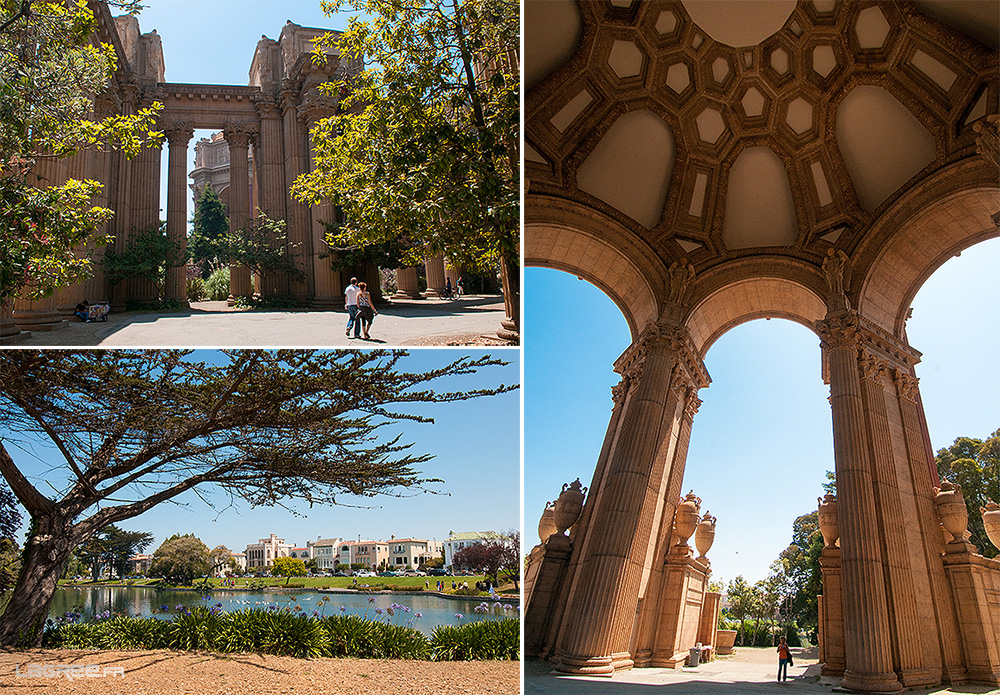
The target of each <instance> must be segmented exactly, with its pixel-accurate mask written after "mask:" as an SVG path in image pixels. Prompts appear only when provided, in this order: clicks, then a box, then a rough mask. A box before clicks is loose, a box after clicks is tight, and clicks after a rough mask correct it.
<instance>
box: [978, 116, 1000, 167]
mask: <svg viewBox="0 0 1000 695" xmlns="http://www.w3.org/2000/svg"><path fill="white" fill-rule="evenodd" d="M972 129H973V130H974V131H976V133H977V135H976V152H978V153H979V154H981V155H982V156H983V159H985V160H986V161H987V162H989V163H990V164H992V165H993V166H995V167H1000V114H995V113H992V114H990V115H989V116H987V117H986V118H985V119H984V120H981V121H976V122H975V123H973V124H972Z"/></svg>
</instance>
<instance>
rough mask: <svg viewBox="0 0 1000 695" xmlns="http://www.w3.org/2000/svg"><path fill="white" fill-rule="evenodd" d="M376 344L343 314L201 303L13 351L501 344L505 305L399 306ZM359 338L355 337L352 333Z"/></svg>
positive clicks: (381, 321) (81, 327) (376, 325)
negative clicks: (355, 329) (346, 331)
mask: <svg viewBox="0 0 1000 695" xmlns="http://www.w3.org/2000/svg"><path fill="white" fill-rule="evenodd" d="M378 311H379V315H378V316H376V317H375V321H374V322H373V323H372V330H371V337H372V339H371V340H355V339H354V338H353V337H352V338H347V337H346V336H345V335H344V329H345V327H346V325H347V312H345V311H342V310H341V311H291V310H266V311H264V310H261V311H237V310H234V309H232V308H230V307H226V306H225V302H199V303H197V304H195V305H194V306H193V308H192V309H190V310H184V311H177V312H163V313H141V312H128V313H121V314H111V315H110V316H109V318H108V321H107V323H80V322H78V321H76V320H75V319H74V320H73V321H72V322H70V323H69V325H67V326H66V327H65V328H62V329H59V330H56V331H50V332H34V333H32V335H31V336H30V337H29V338H27V339H24V340H21V341H19V342H17V343H14V344H12V347H38V346H47V347H48V346H51V347H73V346H80V347H344V346H349V347H358V348H366V347H391V346H397V345H445V344H449V343H452V344H454V343H457V344H479V345H482V344H492V345H497V344H501V343H500V341H499V340H498V339H497V341H496V342H492V343H491V342H489V341H484V340H483V339H482V336H486V337H488V338H493V339H496V337H497V336H496V332H497V329H498V328H500V322H501V321H502V320H503V319H504V305H503V298H502V297H499V296H496V295H487V296H469V297H467V298H466V297H463V298H462V299H457V300H450V301H449V300H439V299H425V300H420V301H413V300H409V301H393V302H391V303H387V304H386V305H384V306H382V307H379V308H378ZM352 336H353V331H352Z"/></svg>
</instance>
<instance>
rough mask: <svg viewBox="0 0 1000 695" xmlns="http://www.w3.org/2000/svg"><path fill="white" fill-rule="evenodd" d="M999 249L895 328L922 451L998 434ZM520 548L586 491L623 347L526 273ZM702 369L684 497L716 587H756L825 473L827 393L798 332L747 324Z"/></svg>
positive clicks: (960, 270) (950, 265) (974, 252)
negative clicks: (572, 490)
mask: <svg viewBox="0 0 1000 695" xmlns="http://www.w3.org/2000/svg"><path fill="white" fill-rule="evenodd" d="M998 267H1000V240H997V239H994V240H991V241H986V242H983V243H981V244H978V245H977V246H974V247H972V248H970V249H967V250H966V251H964V252H963V253H962V254H961V256H960V257H958V258H953V259H951V260H950V261H948V262H947V263H946V264H945V265H944V266H942V267H941V268H940V269H939V270H938V271H937V272H936V273H935V274H934V275H932V276H931V278H930V279H929V280H928V281H927V282H926V283H925V285H924V286H923V287H922V288H921V290H920V292H919V293H918V294H917V297H916V299H915V300H914V302H913V318H912V319H910V321H909V322H908V324H907V330H908V335H909V340H910V344H911V345H912V346H913V347H915V348H916V349H917V350H920V351H921V352H922V353H923V360H922V362H921V363H920V364H918V365H917V375H918V377H920V379H921V381H920V387H921V396H922V398H923V401H924V406H925V409H926V413H927V420H928V426H929V429H930V434H931V442H932V445H933V447H934V450H935V451H937V449H939V448H941V447H944V446H948V445H950V444H951V443H952V442H953V441H954V440H955V438H956V437H959V436H970V437H978V438H985V437H987V436H989V435H990V434H991V433H992V432H993V431H995V430H997V429H1000V362H998V360H997V359H996V351H997V344H998V342H1000V308H998V302H997V298H998V297H1000V275H998V274H997V272H996V269H997V268H998ZM524 284H525V293H524V294H525V319H524V327H523V331H524V332H523V335H524V345H525V347H524V371H525V376H524V391H525V415H524V417H525V423H524V436H525V444H524V448H525V457H524V477H525V493H524V519H525V534H524V536H525V545H526V547H530V546H531V545H533V544H535V543H537V542H538V535H537V524H538V517H539V515H540V514H541V512H542V509H543V508H544V505H545V502H546V501H548V500H552V499H555V498H556V497H557V496H558V494H559V491H560V489H561V487H562V485H563V483H568V482H571V481H572V480H574V479H575V478H577V477H579V478H580V480H581V481H582V482H583V484H584V485H590V482H591V477H592V476H593V472H594V466H595V464H596V462H597V455H598V453H599V451H600V448H601V443H602V442H603V440H604V434H605V430H606V428H607V424H608V418H609V417H610V414H611V391H610V389H611V386H612V385H614V384H616V383H618V381H619V377H618V375H617V374H615V373H614V372H613V371H612V369H611V364H612V362H614V360H615V359H616V358H617V357H618V356H619V355H620V354H621V353H622V351H623V350H624V349H625V348H626V347H627V346H628V344H629V342H630V337H629V332H628V328H627V326H626V323H625V320H624V318H623V317H622V315H621V313H620V311H619V310H618V309H617V307H615V306H614V304H613V303H612V302H611V300H609V299H608V298H607V297H606V296H605V295H604V294H602V293H601V292H600V290H598V289H596V288H595V287H593V286H592V285H590V284H588V283H587V282H585V281H581V280H578V279H577V278H576V277H575V276H573V275H569V274H567V273H563V272H560V271H556V270H549V269H541V268H527V269H526V270H525V283H524ZM705 364H706V366H707V368H708V371H709V373H710V374H711V376H712V385H711V386H710V387H709V388H707V389H702V390H701V392H700V393H699V396H700V398H701V399H702V400H703V405H702V406H701V409H700V410H699V412H698V415H697V416H696V417H695V421H694V426H693V431H692V436H691V445H690V450H689V453H688V459H687V466H686V470H685V477H684V485H683V493H687V491H688V490H691V489H693V490H694V492H695V494H697V495H698V496H700V497H701V498H702V500H703V503H702V511H703V512H704V511H706V510H707V511H710V512H711V513H712V514H713V515H714V516H716V517H717V518H718V525H717V529H716V540H715V545H714V546H713V548H712V550H711V551H710V552H709V554H708V557H709V559H710V560H711V562H712V567H713V574H714V577H713V578H714V579H724V580H726V581H728V580H731V579H733V578H734V577H735V576H736V575H738V574H742V575H744V577H746V578H747V579H749V580H757V579H762V578H764V577H765V576H766V575H767V572H768V566H769V565H770V563H771V562H773V561H774V560H775V559H776V558H777V556H778V553H780V552H781V550H783V549H784V548H785V547H786V546H787V545H788V543H789V542H790V540H791V525H792V521H794V519H795V518H796V517H797V516H799V515H802V514H806V513H808V512H810V511H812V510H814V509H815V508H816V498H817V497H818V496H820V495H821V494H822V488H821V484H822V483H823V482H824V473H825V471H827V470H833V467H834V464H833V440H832V424H831V417H830V408H829V404H828V402H827V397H828V396H829V388H828V387H827V386H826V385H824V384H823V380H822V377H821V373H820V348H819V339H818V338H817V337H816V335H815V334H814V333H812V331H810V330H809V329H807V328H805V327H804V326H801V325H799V324H795V323H792V322H790V321H785V320H781V319H772V320H770V321H767V320H763V319H759V320H756V321H751V322H749V323H745V324H742V325H740V326H738V327H736V328H734V329H732V330H730V331H729V332H728V333H726V334H725V335H723V336H722V338H720V339H719V340H718V341H717V342H716V343H715V344H714V345H713V346H712V347H711V348H710V349H709V351H708V354H707V355H706V360H705Z"/></svg>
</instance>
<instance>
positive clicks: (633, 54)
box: [608, 39, 643, 80]
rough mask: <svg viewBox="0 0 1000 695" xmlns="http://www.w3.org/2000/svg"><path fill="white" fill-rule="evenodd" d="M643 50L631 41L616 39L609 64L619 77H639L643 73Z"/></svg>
mask: <svg viewBox="0 0 1000 695" xmlns="http://www.w3.org/2000/svg"><path fill="white" fill-rule="evenodd" d="M642 59H643V55H642V51H641V50H639V47H638V46H636V45H635V44H634V43H633V42H631V41H623V40H620V39H619V40H616V41H615V42H614V44H613V45H612V46H611V53H610V54H608V65H610V66H611V69H612V70H613V71H614V73H615V75H617V76H618V79H621V80H624V79H625V78H627V77H637V76H638V75H639V74H641V73H642Z"/></svg>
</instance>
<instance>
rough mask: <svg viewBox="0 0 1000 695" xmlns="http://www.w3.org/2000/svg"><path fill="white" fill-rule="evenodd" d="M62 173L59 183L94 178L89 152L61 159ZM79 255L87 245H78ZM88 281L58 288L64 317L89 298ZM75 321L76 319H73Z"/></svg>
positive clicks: (59, 306)
mask: <svg viewBox="0 0 1000 695" xmlns="http://www.w3.org/2000/svg"><path fill="white" fill-rule="evenodd" d="M60 164H61V169H62V174H61V176H60V177H59V178H60V180H59V181H58V183H59V184H62V183H65V182H66V181H68V180H69V179H76V180H77V181H80V180H83V179H88V178H89V179H93V178H95V177H94V175H93V174H91V173H89V172H88V171H87V166H86V164H87V152H86V151H83V152H78V153H77V154H75V155H73V156H72V157H67V158H66V159H62V160H60ZM74 251H75V253H76V255H77V257H79V258H84V257H86V254H87V248H86V246H85V245H80V246H78V247H77V248H76V249H75V250H74ZM85 283H86V281H85V280H81V281H80V282H74V283H73V284H71V285H64V286H62V287H58V288H56V291H55V298H56V312H58V314H59V315H60V316H61V317H63V318H64V319H69V318H70V317H72V316H73V314H74V312H75V311H76V305H77V304H79V303H80V302H81V301H83V300H84V299H88V297H87V296H86V294H85V289H86V286H85ZM73 320H74V321H75V320H76V319H73Z"/></svg>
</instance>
